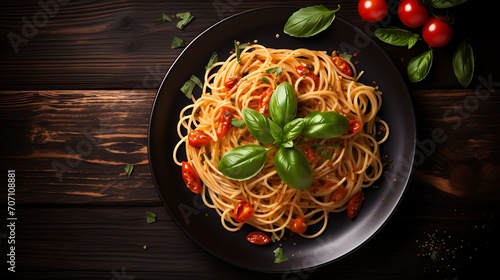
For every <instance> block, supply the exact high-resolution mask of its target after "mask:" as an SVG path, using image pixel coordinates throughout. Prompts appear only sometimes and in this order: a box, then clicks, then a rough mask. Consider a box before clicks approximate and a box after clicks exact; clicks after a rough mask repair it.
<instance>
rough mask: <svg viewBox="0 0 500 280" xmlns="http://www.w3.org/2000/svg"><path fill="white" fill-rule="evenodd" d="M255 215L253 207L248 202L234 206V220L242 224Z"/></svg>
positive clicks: (240, 202) (242, 201) (244, 201)
mask: <svg viewBox="0 0 500 280" xmlns="http://www.w3.org/2000/svg"><path fill="white" fill-rule="evenodd" d="M252 215H253V206H252V204H250V202H248V201H246V200H240V201H239V202H238V203H236V205H234V210H233V218H234V219H235V220H236V221H237V222H240V223H244V222H246V221H248V220H249V219H250V218H251V217H252Z"/></svg>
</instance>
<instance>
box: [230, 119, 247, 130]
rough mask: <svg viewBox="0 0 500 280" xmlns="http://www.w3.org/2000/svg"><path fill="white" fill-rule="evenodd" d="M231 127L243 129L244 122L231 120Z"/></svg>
mask: <svg viewBox="0 0 500 280" xmlns="http://www.w3.org/2000/svg"><path fill="white" fill-rule="evenodd" d="M231 125H232V126H235V127H239V128H243V127H245V121H244V120H237V119H232V120H231Z"/></svg>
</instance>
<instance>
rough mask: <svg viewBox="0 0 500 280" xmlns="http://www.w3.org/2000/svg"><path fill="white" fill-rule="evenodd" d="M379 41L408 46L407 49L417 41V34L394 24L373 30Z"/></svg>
mask: <svg viewBox="0 0 500 280" xmlns="http://www.w3.org/2000/svg"><path fill="white" fill-rule="evenodd" d="M374 34H375V36H376V37H377V38H379V39H380V41H382V42H384V43H386V44H389V45H393V46H398V47H404V46H408V49H410V48H411V47H413V46H414V45H415V43H417V40H418V37H419V35H418V34H416V33H412V32H410V31H408V30H404V29H402V28H399V27H395V26H388V27H385V28H379V29H377V30H375V32H374Z"/></svg>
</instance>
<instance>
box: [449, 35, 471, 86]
mask: <svg viewBox="0 0 500 280" xmlns="http://www.w3.org/2000/svg"><path fill="white" fill-rule="evenodd" d="M453 71H454V72H455V76H456V77H457V79H458V81H459V82H460V84H461V85H462V86H463V87H468V86H469V84H470V82H471V81H472V76H473V75H474V52H473V51H472V46H471V45H470V44H469V43H468V42H467V41H463V42H462V43H460V45H458V47H457V48H456V49H455V51H454V52H453Z"/></svg>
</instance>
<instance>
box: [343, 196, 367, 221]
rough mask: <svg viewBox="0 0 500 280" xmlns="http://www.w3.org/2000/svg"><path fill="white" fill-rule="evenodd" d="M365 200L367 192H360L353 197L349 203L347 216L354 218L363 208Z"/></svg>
mask: <svg viewBox="0 0 500 280" xmlns="http://www.w3.org/2000/svg"><path fill="white" fill-rule="evenodd" d="M363 201H365V194H364V193H362V192H359V193H357V194H355V195H354V196H353V197H351V200H349V202H348V203H347V217H349V218H350V219H354V218H355V217H356V216H357V215H358V213H359V210H360V209H361V206H362V205H363Z"/></svg>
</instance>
